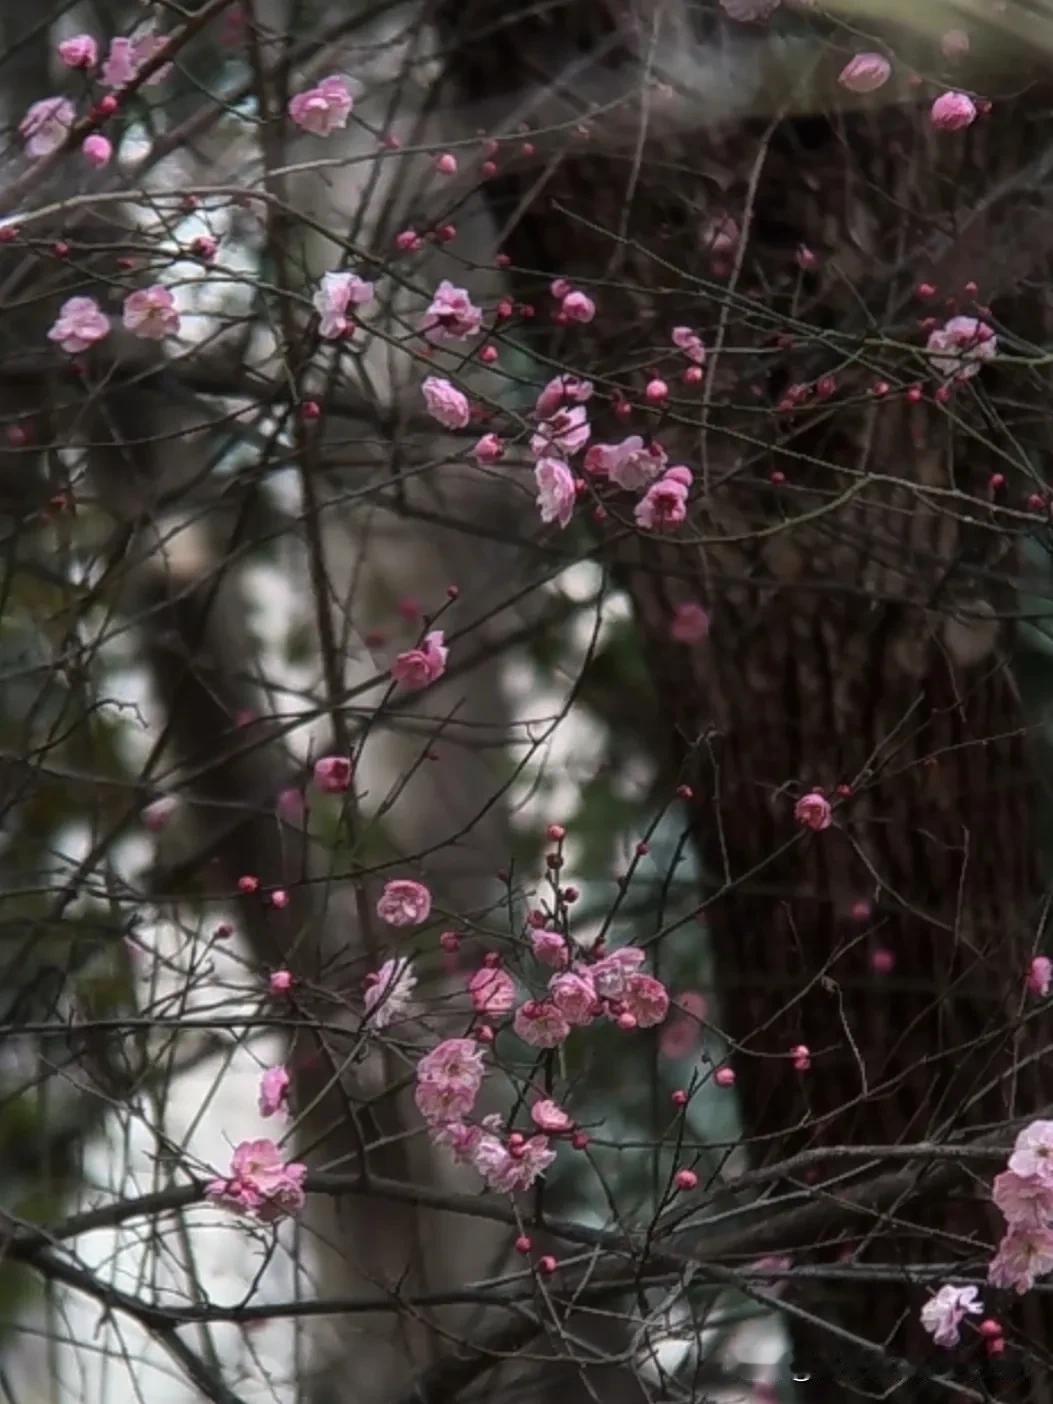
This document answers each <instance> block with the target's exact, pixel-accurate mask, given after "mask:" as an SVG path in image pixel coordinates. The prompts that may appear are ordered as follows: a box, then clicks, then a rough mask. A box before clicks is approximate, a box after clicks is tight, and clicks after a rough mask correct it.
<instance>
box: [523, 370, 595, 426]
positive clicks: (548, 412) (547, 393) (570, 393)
mask: <svg viewBox="0 0 1053 1404" xmlns="http://www.w3.org/2000/svg"><path fill="white" fill-rule="evenodd" d="M592 388H593V387H592V381H591V380H578V378H577V377H576V376H573V375H557V376H555V377H553V379H552V380H550V381H549V382H548V384H547V385H546V386H545V388H544V389H543V390H542V392H541V394H540V395H539V396H538V397H537V404H536V405H535V406H534V409H535V410H536V412H537V416H538V418H539V419H549V418H550V417H551V416H552V415H554V414H555V412H556V410H558V409H561V408H562V407H563V405H564V403H565V402H566V401H568V400H569V401H570V402H571V404H575V405H583V404H585V402H586V401H587V400H590V399H591V398H592Z"/></svg>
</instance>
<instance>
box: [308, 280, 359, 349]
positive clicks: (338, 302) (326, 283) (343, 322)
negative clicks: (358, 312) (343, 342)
mask: <svg viewBox="0 0 1053 1404" xmlns="http://www.w3.org/2000/svg"><path fill="white" fill-rule="evenodd" d="M373 294H374V287H373V284H372V283H367V282H366V280H365V279H364V278H360V277H359V276H358V274H357V273H324V274H323V275H322V282H321V286H320V287H319V289H318V291H317V292H316V293H315V295H314V297H313V298H312V303H313V305H314V309H315V311H316V312H317V313H318V315H319V318H320V320H319V323H318V335H319V336H320V337H322V338H323V339H324V340H325V341H338V340H339V339H340V338H341V337H342V336H346V335H347V334H348V332H349V331H351V330H352V329H353V327H354V319H353V317H352V316H351V309H352V308H354V307H364V306H365V304H366V303H368V302H372V301H373Z"/></svg>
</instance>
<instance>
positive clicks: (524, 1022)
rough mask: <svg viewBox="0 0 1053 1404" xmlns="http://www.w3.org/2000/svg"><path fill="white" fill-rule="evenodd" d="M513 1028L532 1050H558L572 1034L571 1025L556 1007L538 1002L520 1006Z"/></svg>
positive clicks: (529, 1001)
mask: <svg viewBox="0 0 1053 1404" xmlns="http://www.w3.org/2000/svg"><path fill="white" fill-rule="evenodd" d="M512 1027H513V1028H514V1029H515V1031H516V1033H517V1034H518V1035H519V1037H520V1038H521V1039H522V1040H523V1042H524V1043H529V1044H530V1046H531V1048H557V1047H558V1046H559V1045H560V1044H561V1043H562V1042H563V1041H564V1039H565V1038H567V1037H568V1036H569V1034H570V1025H569V1024H568V1023H567V1020H566V1019H565V1018H564V1017H563V1015H562V1013H561V1012H560V1011H559V1010H558V1009H557V1008H556V1006H555V1005H554V1004H549V1003H544V1004H539V1003H538V1002H537V1001H536V1000H528V1001H527V1003H526V1004H521V1005H520V1006H519V1008H518V1009H517V1010H516V1014H515V1018H514V1019H513V1021H512Z"/></svg>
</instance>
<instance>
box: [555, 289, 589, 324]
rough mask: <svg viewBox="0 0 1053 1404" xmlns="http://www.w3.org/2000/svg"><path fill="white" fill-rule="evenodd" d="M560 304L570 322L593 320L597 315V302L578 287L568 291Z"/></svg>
mask: <svg viewBox="0 0 1053 1404" xmlns="http://www.w3.org/2000/svg"><path fill="white" fill-rule="evenodd" d="M559 306H560V311H561V312H562V314H563V316H564V317H565V318H566V320H567V321H568V322H581V323H585V322H591V321H592V319H593V317H595V315H596V304H595V303H594V302H593V300H592V298H591V297H588V296H586V294H585V293H583V292H580V291H579V290H577V289H575V290H574V291H573V292H569V293H567V295H566V297H565V298H564V299H563V301H562V302H561V303H560V305H559Z"/></svg>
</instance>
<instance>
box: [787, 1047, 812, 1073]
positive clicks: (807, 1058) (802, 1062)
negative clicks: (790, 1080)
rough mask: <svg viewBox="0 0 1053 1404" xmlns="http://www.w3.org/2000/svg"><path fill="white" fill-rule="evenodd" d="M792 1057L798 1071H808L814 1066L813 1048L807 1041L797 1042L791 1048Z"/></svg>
mask: <svg viewBox="0 0 1053 1404" xmlns="http://www.w3.org/2000/svg"><path fill="white" fill-rule="evenodd" d="M790 1057H791V1058H792V1059H793V1065H794V1067H795V1068H796V1070H797V1071H798V1072H807V1071H808V1069H809V1068H810V1067H811V1066H812V1050H811V1049H810V1048H809V1047H808V1045H807V1043H795V1044H794V1046H793V1047H792V1048H791V1049H790Z"/></svg>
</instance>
